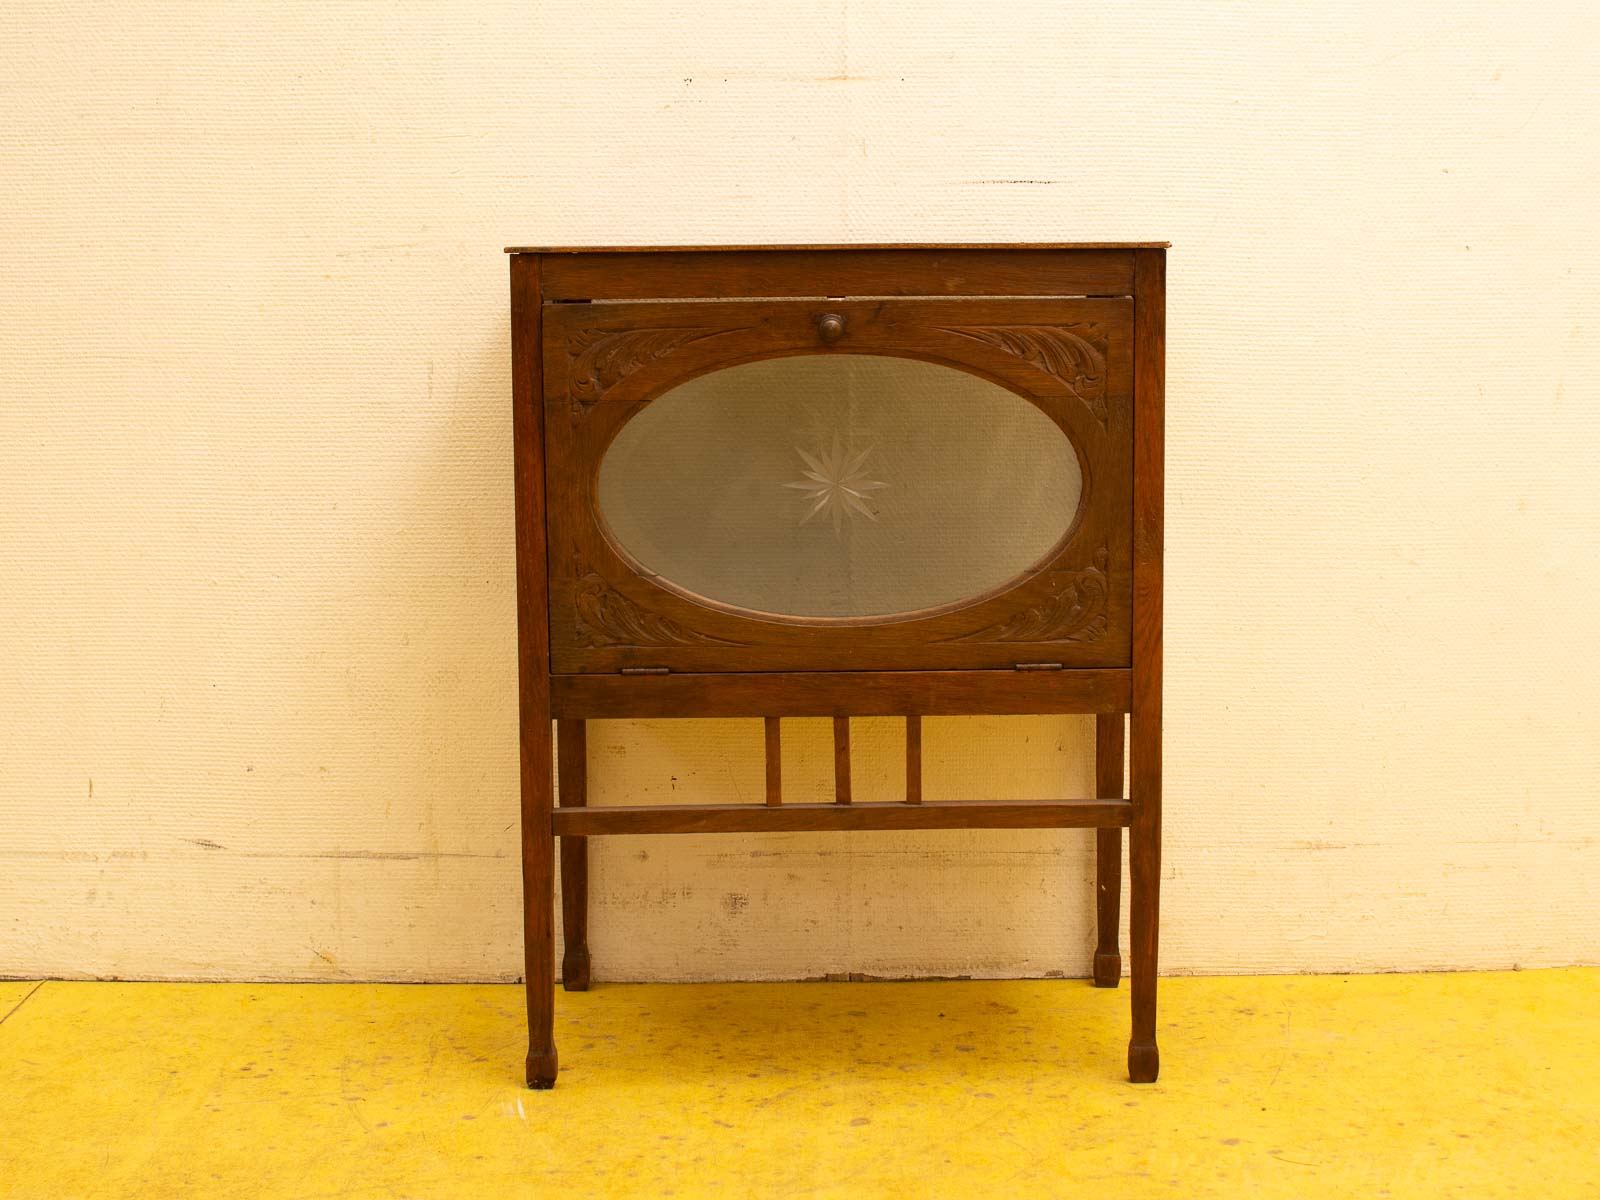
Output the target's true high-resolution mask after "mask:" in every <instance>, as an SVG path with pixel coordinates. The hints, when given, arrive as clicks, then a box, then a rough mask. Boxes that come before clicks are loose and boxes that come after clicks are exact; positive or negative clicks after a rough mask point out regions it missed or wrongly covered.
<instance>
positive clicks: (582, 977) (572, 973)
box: [561, 950, 589, 992]
mask: <svg viewBox="0 0 1600 1200" xmlns="http://www.w3.org/2000/svg"><path fill="white" fill-rule="evenodd" d="M561 986H562V987H564V988H565V989H566V990H567V991H569V992H587V991H588V990H589V951H588V950H568V951H567V952H566V953H565V954H564V955H562V956H561Z"/></svg>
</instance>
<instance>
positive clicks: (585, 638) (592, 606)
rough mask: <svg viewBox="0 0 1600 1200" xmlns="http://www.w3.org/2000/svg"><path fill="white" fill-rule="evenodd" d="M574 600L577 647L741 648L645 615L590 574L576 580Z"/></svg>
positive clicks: (726, 641)
mask: <svg viewBox="0 0 1600 1200" xmlns="http://www.w3.org/2000/svg"><path fill="white" fill-rule="evenodd" d="M575 601H576V607H577V610H578V644H579V645H580V646H591V647H597V648H598V647H602V646H691V645H697V644H699V645H714V646H739V645H743V643H742V642H733V641H729V640H728V639H726V638H719V637H712V636H711V635H710V634H706V633H697V632H695V631H694V630H692V629H685V628H684V627H683V626H682V625H679V624H678V623H677V622H676V621H674V620H672V619H671V618H670V617H664V616H662V615H661V614H660V613H652V612H646V611H645V610H644V609H642V608H640V607H639V606H638V605H637V604H635V603H634V602H633V601H632V600H629V599H628V598H627V597H626V596H624V595H623V594H622V593H621V592H619V591H617V590H616V589H615V588H613V587H612V586H611V585H610V584H608V583H607V582H606V581H605V580H604V579H602V578H601V577H600V576H598V575H596V574H594V573H593V572H592V571H591V572H590V573H589V574H587V575H585V576H584V577H583V578H582V579H580V580H578V587H577V594H576V597H575Z"/></svg>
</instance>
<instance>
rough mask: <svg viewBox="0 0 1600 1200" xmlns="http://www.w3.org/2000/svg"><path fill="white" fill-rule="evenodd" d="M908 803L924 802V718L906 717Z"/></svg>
mask: <svg viewBox="0 0 1600 1200" xmlns="http://www.w3.org/2000/svg"><path fill="white" fill-rule="evenodd" d="M906 803H907V804H921V803H922V718H921V717H907V718H906Z"/></svg>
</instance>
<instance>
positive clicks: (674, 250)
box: [505, 242, 1172, 254]
mask: <svg viewBox="0 0 1600 1200" xmlns="http://www.w3.org/2000/svg"><path fill="white" fill-rule="evenodd" d="M1171 245H1172V243H1171V242H798V243H792V244H789V245H771V244H765V245H762V244H758V245H747V244H740V243H733V244H727V245H699V246H507V247H506V248H505V253H507V254H728V253H739V252H743V251H747V250H758V251H760V252H761V253H763V254H770V253H774V252H782V253H785V254H792V253H795V252H797V251H808V250H851V251H859V250H938V251H941V252H948V251H951V250H1149V249H1163V250H1164V249H1166V248H1167V247H1169V246H1171Z"/></svg>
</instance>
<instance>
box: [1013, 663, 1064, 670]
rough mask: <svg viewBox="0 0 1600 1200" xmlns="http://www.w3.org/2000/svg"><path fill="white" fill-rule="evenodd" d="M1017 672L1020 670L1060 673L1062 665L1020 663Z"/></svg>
mask: <svg viewBox="0 0 1600 1200" xmlns="http://www.w3.org/2000/svg"><path fill="white" fill-rule="evenodd" d="M1017 670H1019V671H1059V670H1061V664H1060V663H1018V664H1017Z"/></svg>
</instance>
